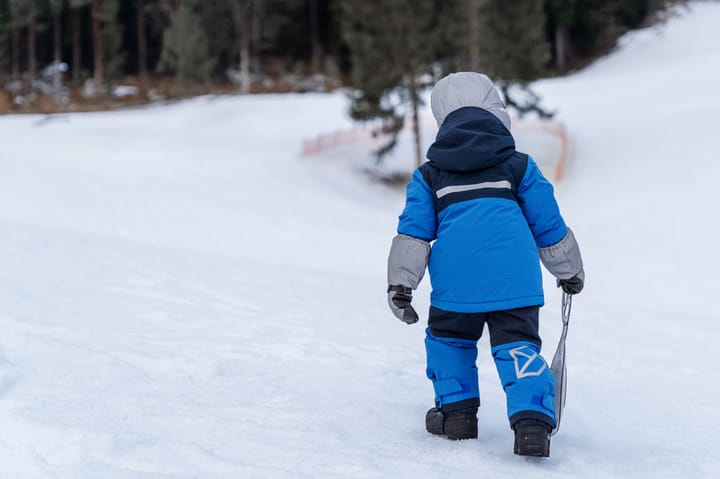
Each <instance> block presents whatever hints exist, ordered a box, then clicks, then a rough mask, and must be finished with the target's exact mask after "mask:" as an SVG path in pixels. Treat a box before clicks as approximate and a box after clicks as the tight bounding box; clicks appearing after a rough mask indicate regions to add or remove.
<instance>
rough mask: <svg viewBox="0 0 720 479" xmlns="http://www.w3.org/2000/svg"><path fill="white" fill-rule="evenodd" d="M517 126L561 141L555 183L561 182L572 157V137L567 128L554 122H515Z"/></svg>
mask: <svg viewBox="0 0 720 479" xmlns="http://www.w3.org/2000/svg"><path fill="white" fill-rule="evenodd" d="M514 124H515V125H517V127H518V128H519V129H520V130H531V131H539V132H542V133H546V134H549V135H552V136H554V137H556V138H558V140H560V145H561V146H560V153H559V155H558V159H557V164H556V165H555V174H554V179H555V181H560V180H561V179H562V177H563V174H564V173H565V167H566V166H567V162H568V159H569V157H570V150H571V144H570V135H569V134H568V131H567V128H566V127H565V125H564V124H563V123H561V122H558V121H554V120H523V121H519V120H515V122H514Z"/></svg>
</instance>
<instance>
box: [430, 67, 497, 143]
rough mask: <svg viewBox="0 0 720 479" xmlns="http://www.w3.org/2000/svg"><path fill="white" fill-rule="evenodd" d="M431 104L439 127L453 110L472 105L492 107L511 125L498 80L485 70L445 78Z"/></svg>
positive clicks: (485, 107)
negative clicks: (494, 79)
mask: <svg viewBox="0 0 720 479" xmlns="http://www.w3.org/2000/svg"><path fill="white" fill-rule="evenodd" d="M430 106H431V107H432V112H433V115H434V116H435V120H436V121H437V124H438V127H439V126H440V125H442V123H443V121H445V118H447V116H448V115H449V114H450V113H452V112H454V111H455V110H459V109H460V108H464V107H467V106H472V107H476V108H482V109H483V110H487V111H489V112H490V113H492V114H493V115H495V116H496V117H497V118H498V119H499V120H500V121H501V122H502V123H503V125H505V128H507V129H508V130H509V129H510V116H509V115H508V112H507V110H506V109H505V104H504V103H503V101H502V99H501V98H500V94H499V93H498V91H497V89H496V88H495V84H494V83H493V82H492V80H490V78H488V77H487V76H486V75H483V74H482V73H474V72H459V73H451V74H449V75H448V76H446V77H444V78H441V79H440V81H438V82H437V83H436V84H435V87H433V90H432V94H431V95H430Z"/></svg>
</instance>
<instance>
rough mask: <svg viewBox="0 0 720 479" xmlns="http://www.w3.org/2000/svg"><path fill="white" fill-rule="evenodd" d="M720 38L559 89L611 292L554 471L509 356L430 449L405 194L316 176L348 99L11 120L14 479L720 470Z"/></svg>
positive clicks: (585, 339) (647, 34)
mask: <svg viewBox="0 0 720 479" xmlns="http://www.w3.org/2000/svg"><path fill="white" fill-rule="evenodd" d="M718 22H720V4H717V3H715V4H712V3H695V4H692V9H691V10H690V11H689V12H686V11H681V14H680V15H679V16H678V17H677V18H674V19H672V20H671V21H670V22H669V23H668V24H667V25H665V26H663V27H660V28H654V29H651V30H646V31H641V32H637V33H633V34H631V35H629V36H628V37H626V38H625V39H624V40H623V47H622V48H621V49H619V51H618V52H616V53H615V54H613V55H611V56H610V57H608V58H606V59H604V60H602V61H600V62H598V63H597V64H595V65H593V66H591V67H590V68H588V69H587V70H585V71H583V72H580V73H578V74H576V75H573V76H570V77H567V78H561V79H555V80H550V81H544V82H540V84H539V85H538V88H539V90H540V91H541V93H542V94H543V95H544V97H545V99H546V101H547V103H549V104H550V106H551V107H553V108H554V107H557V108H558V109H559V110H560V116H561V119H562V120H563V121H564V122H565V123H566V124H567V125H568V127H569V128H570V130H571V135H572V136H573V140H574V143H575V148H576V154H575V160H574V162H573V163H571V164H569V165H568V168H567V171H566V176H565V180H564V181H563V183H562V184H560V185H559V187H558V191H557V193H558V197H559V200H560V203H561V207H562V209H563V212H564V214H565V216H566V219H567V221H568V223H569V224H570V225H571V226H572V227H573V228H574V230H575V232H576V234H577V236H578V239H579V241H580V244H581V247H582V249H583V253H584V256H585V259H586V269H587V279H588V286H587V290H586V291H585V292H583V294H582V295H580V296H579V297H578V298H577V299H576V301H575V303H574V311H573V318H572V320H571V325H570V335H569V340H568V341H569V342H568V353H567V354H568V368H569V369H568V374H569V380H568V404H567V409H566V411H565V416H564V419H563V429H562V431H561V432H560V433H559V434H558V435H557V436H555V437H554V439H553V444H552V457H551V458H550V459H549V460H546V461H534V460H525V459H520V458H517V457H515V456H513V454H512V435H511V432H510V431H509V428H508V426H507V423H506V419H505V412H504V395H503V392H502V390H501V388H500V385H499V382H498V379H497V376H496V372H495V370H494V366H493V364H492V361H491V358H490V354H489V345H488V344H487V339H486V338H484V339H483V340H481V342H480V354H479V361H478V368H479V376H480V385H481V392H482V402H483V406H482V408H481V410H480V414H479V416H480V424H479V427H480V437H479V439H478V440H477V441H464V442H460V443H456V442H448V441H444V440H441V439H437V438H434V437H429V436H428V434H427V433H426V432H425V431H424V424H423V418H424V413H425V410H426V409H427V408H428V407H430V405H431V401H432V388H431V386H430V384H429V382H428V381H427V380H426V379H425V378H424V367H425V366H424V350H423V344H422V341H423V328H422V326H421V325H416V326H414V327H408V326H406V325H404V324H402V323H400V322H399V321H397V320H396V319H394V318H393V317H392V315H391V314H390V313H389V311H388V309H387V306H386V304H385V293H384V288H385V259H386V255H387V250H388V248H389V244H390V239H391V238H392V236H393V234H394V230H395V226H396V225H395V223H396V217H397V214H398V213H399V212H400V209H401V207H402V202H403V195H402V193H401V192H399V191H394V190H391V189H388V188H386V187H384V186H382V185H378V184H374V183H369V182H365V181H364V180H363V179H362V178H363V177H362V176H361V175H358V172H357V171H356V170H355V168H356V167H357V165H358V164H363V163H364V162H365V161H366V159H367V158H366V156H365V154H364V153H362V152H356V151H352V150H346V151H340V152H338V154H337V157H336V158H329V157H326V156H325V157H322V158H313V159H301V158H300V151H299V150H300V145H301V139H302V138H307V137H311V136H313V135H314V134H315V133H316V132H318V131H332V130H335V129H339V128H344V127H346V126H347V125H348V120H347V119H346V118H345V117H344V116H343V112H344V111H345V109H346V106H347V105H346V100H345V98H343V97H342V96H341V95H332V96H322V95H305V96H258V97H248V98H224V99H208V98H201V99H196V100H193V101H189V102H183V103H181V104H177V105H173V106H167V107H157V108H148V109H145V110H136V111H128V112H120V113H108V114H88V115H68V116H63V117H57V118H55V119H53V120H52V121H45V119H43V118H42V117H38V116H20V117H3V118H0V143H2V145H3V152H2V156H1V157H0V464H1V466H0V478H1V479H24V478H61V479H86V478H87V479H96V478H100V477H102V478H123V479H126V478H132V479H135V478H138V479H161V478H162V479H169V478H172V479H185V478H187V479H190V478H202V479H214V478H228V479H235V478H255V477H263V478H290V477H292V478H318V477H323V478H326V477H327V478H334V477H337V478H347V477H358V478H385V477H397V478H403V477H439V476H447V477H457V478H477V477H480V476H482V477H515V476H517V477H533V478H544V477H547V478H563V477H568V478H570V477H573V478H575V477H588V478H618V477H633V478H653V479H655V478H673V477H682V478H708V479H709V478H714V477H720V453H718V450H717V444H718V443H720V436H719V434H718V432H717V430H718V428H717V427H715V422H716V421H717V420H718V419H720V415H719V414H718V412H717V400H716V398H717V396H718V393H719V392H720V388H718V386H717V378H718V370H720V359H718V358H719V357H720V356H718V355H717V353H716V351H715V344H716V343H717V337H718V336H719V335H720V316H719V315H718V312H717V307H716V306H715V304H714V303H715V302H714V297H715V296H716V294H715V293H716V290H717V287H718V286H719V285H720V283H719V282H718V279H717V267H718V264H720V255H719V254H718V250H717V247H716V246H715V238H716V237H717V235H718V233H720V220H719V219H718V218H719V217H720V215H718V214H717V212H716V211H715V208H716V205H717V203H718V201H717V198H718V197H717V193H716V188H715V187H714V183H715V178H716V175H717V173H719V172H720V171H719V169H720V167H718V164H719V163H718V162H717V161H716V159H715V156H717V155H716V154H715V153H714V152H716V151H718V150H719V149H720V139H719V138H718V135H717V132H716V131H715V129H716V126H715V124H716V118H715V117H716V116H717V115H716V112H717V111H718V108H720V98H719V97H718V95H717V94H716V86H717V85H718V84H720V66H719V65H720V43H719V42H720V41H719V40H718V37H717V36H716V35H715V33H714V32H715V28H716V25H717V24H718ZM690 85H692V88H690V87H689V86H690ZM425 133H426V135H425V136H426V140H428V141H429V135H431V134H432V132H430V131H426V132H425ZM405 152H407V153H408V155H407V157H408V158H411V156H409V152H410V145H409V143H403V144H401V145H400V149H399V150H398V155H405ZM530 153H532V152H530ZM410 161H412V160H410ZM428 293H429V287H428V285H427V282H425V284H423V285H422V286H421V288H420V291H418V293H417V295H416V306H417V309H418V311H421V312H423V311H426V310H427V307H428ZM546 299H547V306H546V307H545V308H544V309H543V312H542V334H543V337H544V340H545V345H546V347H545V354H552V351H553V350H554V345H555V341H556V340H557V337H558V335H559V332H560V311H559V309H560V296H559V293H558V291H557V290H556V289H555V288H554V286H553V283H552V279H551V278H549V277H546Z"/></svg>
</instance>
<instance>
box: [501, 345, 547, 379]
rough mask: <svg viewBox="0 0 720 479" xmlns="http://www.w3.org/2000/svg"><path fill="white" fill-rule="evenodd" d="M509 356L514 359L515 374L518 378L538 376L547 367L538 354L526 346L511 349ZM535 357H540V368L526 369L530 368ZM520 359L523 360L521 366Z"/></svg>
mask: <svg viewBox="0 0 720 479" xmlns="http://www.w3.org/2000/svg"><path fill="white" fill-rule="evenodd" d="M510 356H512V358H513V359H514V360H515V376H517V378H518V379H522V378H529V377H533V376H540V375H541V374H542V372H543V371H545V368H546V367H547V364H545V361H543V360H542V358H540V356H538V353H536V352H535V351H533V350H532V349H530V348H529V347H527V346H520V347H519V348H515V349H511V350H510ZM536 359H540V364H541V366H540V369H538V370H537V371H528V368H530V366H531V365H532V363H533V362H535V360H536ZM520 361H524V363H523V365H522V366H520Z"/></svg>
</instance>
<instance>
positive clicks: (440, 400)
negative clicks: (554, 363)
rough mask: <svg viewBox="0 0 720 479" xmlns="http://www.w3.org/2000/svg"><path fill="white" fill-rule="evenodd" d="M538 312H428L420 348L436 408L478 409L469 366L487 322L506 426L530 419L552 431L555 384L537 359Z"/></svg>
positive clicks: (531, 309) (473, 373)
mask: <svg viewBox="0 0 720 479" xmlns="http://www.w3.org/2000/svg"><path fill="white" fill-rule="evenodd" d="M539 310H540V308H539V307H538V306H532V307H528V308H518V309H511V310H506V311H493V312H488V313H454V312H449V311H443V310H441V309H438V308H435V307H431V308H430V317H429V320H428V329H427V331H426V337H425V349H426V352H427V376H428V378H429V379H430V380H431V381H432V383H433V388H434V390H435V404H436V405H437V407H439V408H441V409H442V410H443V411H446V412H449V411H456V410H459V409H465V408H477V407H478V406H479V405H480V391H479V388H478V374H477V366H476V365H475V361H476V360H477V341H478V339H480V337H481V336H482V332H483V328H484V326H485V323H487V325H488V329H489V331H490V344H491V346H492V356H493V359H494V360H495V366H496V368H497V371H498V375H499V376H500V381H501V382H502V386H503V389H504V391H505V395H506V397H507V414H508V419H509V420H510V424H511V425H513V424H515V422H517V421H519V420H521V419H527V418H533V419H539V420H541V421H544V422H546V423H548V424H551V425H552V426H553V427H554V426H555V379H554V377H553V375H552V373H551V372H550V368H549V367H548V365H547V363H546V362H545V360H544V359H543V358H542V356H540V346H541V341H540V336H539V334H538V313H539Z"/></svg>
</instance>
